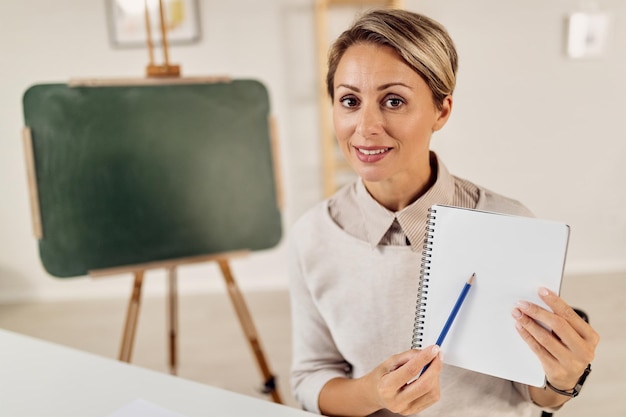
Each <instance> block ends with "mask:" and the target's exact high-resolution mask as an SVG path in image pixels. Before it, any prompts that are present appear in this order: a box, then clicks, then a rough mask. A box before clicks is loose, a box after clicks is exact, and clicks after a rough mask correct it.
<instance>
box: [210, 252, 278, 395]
mask: <svg viewBox="0 0 626 417" xmlns="http://www.w3.org/2000/svg"><path fill="white" fill-rule="evenodd" d="M217 263H218V264H219V266H220V269H221V271H222V275H223V276H224V280H225V281H226V288H227V289H228V295H229V296H230V300H231V301H232V303H233V306H234V307H235V311H236V312H237V316H238V317H239V322H240V323H241V327H242V328H243V331H244V333H245V335H246V337H247V338H248V342H249V344H250V347H251V348H252V352H253V353H254V356H255V357H256V361H257V363H258V364H259V368H260V369H261V373H262V374H263V378H265V388H264V391H263V392H264V393H266V394H271V395H272V400H273V401H274V402H275V403H279V404H282V401H281V399H280V394H279V393H278V390H277V389H276V381H275V378H274V375H272V373H271V372H270V369H269V367H268V365H267V361H266V360H265V354H264V353H263V350H262V349H261V345H260V343H259V338H258V335H257V332H256V329H255V328H254V323H253V322H252V317H251V316H250V312H249V311H248V307H247V305H246V302H245V300H244V299H243V296H242V294H241V292H240V291H239V287H238V286H237V283H236V282H235V279H234V277H233V275H232V273H231V270H230V266H229V265H228V260H226V259H219V260H218V261H217Z"/></svg>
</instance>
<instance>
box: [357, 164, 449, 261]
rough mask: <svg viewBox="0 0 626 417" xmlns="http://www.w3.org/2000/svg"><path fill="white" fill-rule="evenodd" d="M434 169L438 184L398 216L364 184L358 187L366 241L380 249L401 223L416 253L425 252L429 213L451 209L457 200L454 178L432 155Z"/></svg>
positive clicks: (361, 183) (358, 200) (359, 183)
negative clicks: (437, 207) (436, 206)
mask: <svg viewBox="0 0 626 417" xmlns="http://www.w3.org/2000/svg"><path fill="white" fill-rule="evenodd" d="M430 160H431V166H432V167H433V169H436V170H437V178H436V180H435V183H434V184H433V185H432V186H431V187H430V188H429V189H428V190H427V191H426V192H425V193H424V194H423V195H422V196H421V197H420V198H418V199H417V200H416V201H414V202H413V203H411V204H410V205H408V206H407V207H405V208H403V209H402V210H400V211H398V212H393V211H391V210H388V209H386V208H385V207H383V206H382V205H381V204H380V203H378V201H376V200H375V199H374V198H373V197H372V196H371V195H370V193H369V192H368V191H367V189H366V188H365V184H363V181H362V180H359V181H357V184H356V199H357V204H358V206H359V208H360V210H361V214H362V215H363V219H364V224H365V229H366V234H367V240H368V242H369V243H370V245H372V247H375V246H377V245H378V244H379V243H380V241H381V239H382V238H383V236H384V235H385V233H387V230H389V228H390V227H391V224H392V223H393V221H394V220H395V219H398V222H399V223H400V226H401V227H402V230H403V231H404V233H405V234H406V235H407V237H408V238H409V241H410V242H411V248H412V249H413V250H414V251H420V250H422V245H423V241H424V232H425V230H426V220H427V217H428V216H427V214H428V209H429V208H430V207H431V206H432V205H433V204H447V205H451V204H452V202H453V198H454V188H455V185H454V177H453V176H452V175H451V174H450V172H449V171H448V169H447V168H446V166H445V165H444V164H443V163H442V162H441V160H440V159H439V157H438V156H437V155H436V154H435V153H434V152H431V154H430Z"/></svg>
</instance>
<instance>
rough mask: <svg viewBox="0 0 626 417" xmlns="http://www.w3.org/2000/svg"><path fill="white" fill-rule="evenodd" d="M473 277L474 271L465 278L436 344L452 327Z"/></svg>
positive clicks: (423, 369)
mask: <svg viewBox="0 0 626 417" xmlns="http://www.w3.org/2000/svg"><path fill="white" fill-rule="evenodd" d="M474 278H476V273H473V274H472V276H471V277H470V278H469V279H468V280H467V282H466V283H465V285H464V286H463V290H462V291H461V294H459V298H457V300H456V303H455V304H454V307H452V311H451V312H450V315H449V316H448V320H446V324H444V325H443V329H442V330H441V333H439V337H438V338H437V341H436V342H435V344H436V345H437V346H439V347H441V345H442V344H443V340H444V339H445V338H446V335H447V334H448V331H449V330H450V327H452V323H453V322H454V318H455V317H456V315H457V313H458V312H459V310H460V309H461V305H463V301H464V300H465V297H466V296H467V293H468V292H469V290H470V288H472V284H473V283H474ZM429 366H430V363H427V364H426V366H424V368H422V371H421V372H420V375H421V374H423V373H424V372H425V371H426V369H428V367H429Z"/></svg>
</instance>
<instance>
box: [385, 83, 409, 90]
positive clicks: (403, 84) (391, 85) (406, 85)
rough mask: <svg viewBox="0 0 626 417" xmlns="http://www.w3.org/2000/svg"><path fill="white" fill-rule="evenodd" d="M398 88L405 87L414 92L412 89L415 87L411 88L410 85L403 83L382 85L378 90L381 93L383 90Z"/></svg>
mask: <svg viewBox="0 0 626 417" xmlns="http://www.w3.org/2000/svg"><path fill="white" fill-rule="evenodd" d="M396 86H401V87H405V88H408V89H409V90H412V89H413V87H411V86H410V85H408V84H405V83H403V82H393V83H387V84H383V85H381V86H380V87H378V88H377V90H378V91H381V90H386V89H387V88H389V87H396Z"/></svg>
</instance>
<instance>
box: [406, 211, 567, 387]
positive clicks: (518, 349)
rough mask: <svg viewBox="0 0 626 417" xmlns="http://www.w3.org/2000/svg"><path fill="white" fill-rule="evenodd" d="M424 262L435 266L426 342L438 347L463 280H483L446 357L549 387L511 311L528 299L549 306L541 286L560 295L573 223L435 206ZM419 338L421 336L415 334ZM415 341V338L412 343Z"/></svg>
mask: <svg viewBox="0 0 626 417" xmlns="http://www.w3.org/2000/svg"><path fill="white" fill-rule="evenodd" d="M430 228H431V232H430V233H429V235H430V239H428V241H427V243H426V244H425V249H426V252H425V253H427V254H430V257H426V258H425V259H424V260H425V261H426V262H429V264H428V263H427V266H429V267H430V269H425V271H424V273H423V274H422V276H421V277H420V279H421V280H427V281H423V282H422V284H424V294H423V297H422V298H421V299H420V300H418V309H419V308H423V310H424V311H423V316H424V317H423V323H419V322H417V321H416V330H415V332H420V331H421V332H423V337H422V341H421V343H419V346H422V347H425V346H429V345H431V344H434V343H435V341H436V340H437V337H438V336H439V333H440V332H441V329H442V328H443V326H444V323H445V321H446V319H447V318H448V315H449V314H450V311H451V310H452V307H453V306H454V303H455V301H456V299H457V297H458V295H459V293H460V292H461V290H462V288H463V285H464V284H465V282H466V281H467V280H468V278H469V277H470V276H471V275H472V273H476V279H475V281H474V284H473V286H472V289H471V290H470V292H469V294H468V295H467V298H466V300H465V302H464V304H463V306H462V307H461V309H460V312H459V314H458V316H457V317H456V320H455V322H454V323H453V325H452V327H451V329H450V331H449V333H448V335H447V337H446V340H445V343H443V346H442V351H443V359H444V362H445V363H447V364H449V365H454V366H459V367H461V368H465V369H469V370H472V371H476V372H481V373H484V374H488V375H493V376H497V377H501V378H504V379H508V380H512V381H517V382H521V383H524V384H529V385H534V386H543V384H544V372H543V369H542V367H541V364H540V362H539V360H538V359H537V357H536V356H535V354H534V353H533V352H532V351H531V350H530V348H529V347H528V345H527V344H526V342H524V341H523V340H522V338H521V337H520V336H519V334H518V333H517V331H516V329H515V320H514V319H513V318H512V316H511V310H512V309H513V308H514V307H515V305H516V303H517V301H519V300H527V301H531V302H533V303H537V304H539V305H542V306H544V307H545V304H544V303H543V302H542V301H541V300H540V299H539V296H538V295H537V291H538V290H539V288H540V287H547V288H549V289H550V290H552V291H554V292H555V293H557V294H558V293H559V291H560V286H561V279H562V276H563V267H564V263H565V256H566V252H567V242H568V239H569V227H568V226H567V225H566V224H563V223H558V222H553V221H547V220H541V219H536V218H529V217H519V216H511V215H503V214H496V213H488V212H481V211H476V210H469V209H461V208H456V207H448V206H439V205H435V206H433V207H432V219H431V220H430ZM414 339H415V335H414ZM419 346H416V344H415V343H414V346H413V347H419Z"/></svg>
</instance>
